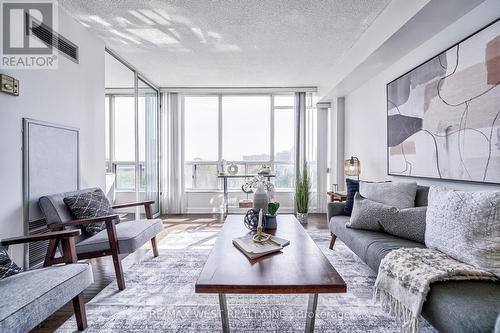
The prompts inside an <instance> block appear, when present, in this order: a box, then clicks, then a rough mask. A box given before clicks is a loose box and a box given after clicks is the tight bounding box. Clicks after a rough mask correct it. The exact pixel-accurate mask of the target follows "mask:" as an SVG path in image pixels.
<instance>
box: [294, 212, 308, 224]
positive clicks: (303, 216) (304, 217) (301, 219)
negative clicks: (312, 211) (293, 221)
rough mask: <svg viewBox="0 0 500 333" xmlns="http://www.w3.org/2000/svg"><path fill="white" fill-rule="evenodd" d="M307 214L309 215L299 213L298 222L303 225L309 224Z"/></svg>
mask: <svg viewBox="0 0 500 333" xmlns="http://www.w3.org/2000/svg"><path fill="white" fill-rule="evenodd" d="M307 214H308V213H297V220H299V222H300V223H302V224H307Z"/></svg>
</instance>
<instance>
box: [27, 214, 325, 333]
mask: <svg viewBox="0 0 500 333" xmlns="http://www.w3.org/2000/svg"><path fill="white" fill-rule="evenodd" d="M160 218H161V219H162V220H163V225H164V229H163V231H162V232H161V233H160V234H159V235H158V236H157V240H158V242H161V240H162V239H163V238H165V237H166V236H167V235H168V234H170V233H172V232H174V231H175V232H178V231H182V230H192V229H204V228H210V229H214V228H215V229H217V228H221V227H222V224H223V222H224V217H223V215H220V214H214V215H207V214H189V215H162V216H160ZM304 228H306V229H308V230H328V224H327V221H326V214H309V223H308V224H307V225H304ZM150 249H151V243H150V242H148V243H147V244H145V245H144V246H143V247H142V248H141V249H139V250H138V251H136V252H135V253H133V254H130V255H128V256H126V255H124V256H123V258H124V257H127V260H126V263H125V262H124V263H123V264H124V267H123V268H124V270H125V269H126V268H127V267H129V266H130V265H132V264H134V263H136V262H139V261H140V260H141V258H143V257H144V256H145V255H146V253H147V252H148V251H149V250H150ZM148 255H149V254H148ZM160 255H161V254H160ZM89 262H90V265H91V266H92V272H93V274H94V283H93V284H92V285H91V286H90V287H88V288H87V289H85V291H84V292H83V299H84V301H85V303H87V302H88V301H90V300H91V299H92V298H94V297H95V296H96V295H97V294H98V293H99V292H100V291H101V290H103V289H104V288H105V287H106V286H107V285H108V284H110V283H116V278H115V271H114V269H113V260H112V258H111V256H108V257H102V258H96V259H91V260H89ZM125 283H126V281H125ZM72 315H73V305H72V303H71V301H70V302H69V303H67V304H66V305H65V306H63V307H62V308H61V309H60V310H59V311H56V312H55V313H54V314H53V315H52V316H50V317H49V318H47V319H46V320H45V321H44V322H42V323H41V324H40V325H38V326H37V327H36V328H34V329H33V330H32V331H31V332H36V333H48V332H54V331H55V330H56V329H57V328H58V327H59V326H61V325H62V324H63V323H64V322H65V321H66V320H67V319H68V318H69V317H71V316H72ZM75 330H76V327H75Z"/></svg>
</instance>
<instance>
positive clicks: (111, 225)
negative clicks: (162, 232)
mask: <svg viewBox="0 0 500 333" xmlns="http://www.w3.org/2000/svg"><path fill="white" fill-rule="evenodd" d="M152 204H154V201H140V202H131V203H126V204H119V205H114V206H112V208H113V209H118V208H126V207H135V206H144V210H145V213H146V218H147V219H152V218H153V213H152V208H151V205H152ZM117 219H118V214H113V215H107V216H100V217H94V218H89V219H83V220H72V221H68V222H62V223H51V224H49V225H48V227H49V228H50V229H51V230H64V227H66V226H81V225H85V224H91V223H96V222H105V223H106V230H107V233H108V240H109V250H103V251H95V252H87V253H81V254H76V256H77V258H78V260H83V259H91V258H99V257H104V256H109V255H111V256H112V258H113V266H114V269H115V274H116V282H117V284H118V289H119V290H123V289H125V279H124V277H123V268H122V263H121V260H120V246H119V244H118V236H117V234H116V227H115V220H117ZM123 223H127V222H123ZM58 245H59V240H58V239H53V240H50V242H49V247H48V249H47V254H46V256H45V262H44V266H50V265H51V264H54V263H60V262H63V261H64V258H54V256H55V254H56V251H57V247H58ZM151 246H152V248H153V255H154V256H155V257H158V246H157V243H156V236H155V237H153V238H151Z"/></svg>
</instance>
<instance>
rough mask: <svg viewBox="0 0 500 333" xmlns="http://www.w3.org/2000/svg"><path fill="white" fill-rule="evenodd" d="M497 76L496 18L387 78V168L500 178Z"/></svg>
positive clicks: (499, 39) (499, 33) (499, 38)
mask: <svg viewBox="0 0 500 333" xmlns="http://www.w3.org/2000/svg"><path fill="white" fill-rule="evenodd" d="M499 83H500V21H499V20H496V21H495V22H493V23H491V24H489V25H488V26H486V27H485V28H483V29H481V30H480V31H478V32H476V33H475V34H473V35H472V36H470V37H468V38H466V39H464V40H463V41H461V42H459V43H457V44H455V45H453V46H452V47H450V48H449V49H447V50H446V51H444V52H442V53H440V54H438V55H437V56H435V57H434V58H432V59H430V60H428V61H426V62H425V63H423V64H421V65H419V66H418V67H416V68H414V69H412V70H411V71H409V72H407V73H406V74H404V75H402V76H400V77H399V78H397V79H395V80H394V81H392V82H390V83H388V84H387V149H388V151H387V170H388V174H390V175H400V176H413V177H426V178H438V179H446V180H460V181H472V182H484V183H496V184H500V87H498V84H499Z"/></svg>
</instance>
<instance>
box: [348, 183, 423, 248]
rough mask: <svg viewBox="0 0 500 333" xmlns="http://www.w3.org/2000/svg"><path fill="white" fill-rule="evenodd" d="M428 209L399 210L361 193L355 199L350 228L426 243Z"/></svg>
mask: <svg viewBox="0 0 500 333" xmlns="http://www.w3.org/2000/svg"><path fill="white" fill-rule="evenodd" d="M426 211H427V207H414V208H405V209H397V208H396V207H391V206H388V205H385V204H382V203H379V202H376V201H373V200H369V199H364V198H363V197H361V195H360V194H359V193H357V194H356V196H355V197H354V208H353V210H352V214H351V220H350V222H349V223H348V224H347V226H348V227H350V228H354V229H364V230H373V231H384V232H386V233H388V234H391V235H394V236H398V237H401V238H405V239H409V240H412V241H415V242H419V243H424V240H425V215H426Z"/></svg>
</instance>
